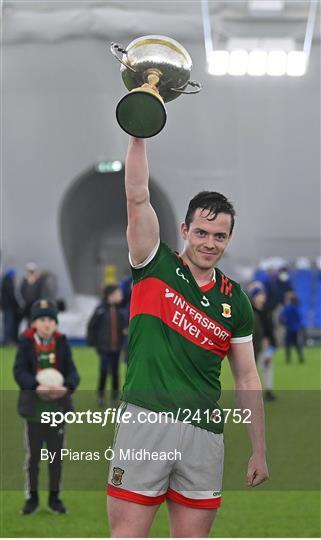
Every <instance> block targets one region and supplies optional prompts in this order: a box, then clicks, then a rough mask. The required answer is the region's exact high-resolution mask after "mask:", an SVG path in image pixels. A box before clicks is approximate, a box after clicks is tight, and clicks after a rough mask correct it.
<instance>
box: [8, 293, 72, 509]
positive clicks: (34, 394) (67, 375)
mask: <svg viewBox="0 0 321 540" xmlns="http://www.w3.org/2000/svg"><path fill="white" fill-rule="evenodd" d="M30 317H31V321H32V326H31V327H30V328H28V329H27V330H26V331H25V332H24V333H23V334H22V335H21V336H20V340H19V346H18V350H17V354H16V360H15V364H14V377H15V380H16V382H17V383H18V385H19V387H20V395H19V402H18V411H19V414H20V415H21V416H22V417H23V418H24V419H25V421H26V425H25V436H26V468H25V470H26V494H27V500H26V503H25V505H24V507H23V509H22V511H21V513H22V514H24V515H26V514H32V513H33V512H35V511H36V510H37V509H38V505H39V497H38V474H39V461H40V457H41V448H42V446H43V444H44V443H46V445H47V449H48V451H50V452H56V454H54V455H55V458H54V459H53V461H52V463H49V499H48V507H49V510H50V511H52V512H54V513H58V514H64V513H65V512H66V508H65V506H64V504H63V502H62V501H61V499H59V491H60V481H61V472H62V461H61V456H60V451H61V449H62V447H63V442H64V425H63V424H60V425H58V426H56V427H53V426H50V424H43V423H41V413H42V412H44V411H58V410H59V411H62V412H66V411H70V410H72V400H71V393H72V392H73V391H74V390H75V388H76V387H77V386H78V384H79V380H80V379H79V375H78V372H77V369H76V367H75V364H74V362H73V360H72V356H71V351H70V347H69V345H68V342H67V339H66V336H64V335H63V334H60V333H59V332H57V330H56V328H57V323H58V318H57V309H56V306H55V304H54V303H53V302H50V301H49V300H37V301H36V302H35V303H34V304H33V305H32V307H31V311H30ZM48 368H54V370H57V372H58V377H59V378H60V379H61V381H63V382H62V384H40V383H39V381H38V377H39V379H40V374H42V375H44V373H45V370H46V369H48ZM51 372H52V371H51ZM47 373H48V372H47ZM56 375H57V374H56Z"/></svg>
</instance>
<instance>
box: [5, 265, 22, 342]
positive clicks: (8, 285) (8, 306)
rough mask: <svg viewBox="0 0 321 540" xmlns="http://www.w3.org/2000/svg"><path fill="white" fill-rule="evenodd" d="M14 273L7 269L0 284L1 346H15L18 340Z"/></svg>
mask: <svg viewBox="0 0 321 540" xmlns="http://www.w3.org/2000/svg"><path fill="white" fill-rule="evenodd" d="M15 281H16V271H15V269H14V268H8V269H7V271H6V272H5V274H4V276H3V279H2V283H1V309H2V311H3V344H4V345H10V344H15V343H16V342H17V340H18V326H19V321H20V315H21V312H20V306H19V303H18V300H17V298H16V292H15Z"/></svg>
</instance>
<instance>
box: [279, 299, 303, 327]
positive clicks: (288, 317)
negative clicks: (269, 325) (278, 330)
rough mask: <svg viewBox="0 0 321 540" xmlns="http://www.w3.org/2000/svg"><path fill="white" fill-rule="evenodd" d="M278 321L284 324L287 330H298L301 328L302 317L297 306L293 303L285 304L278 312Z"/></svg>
mask: <svg viewBox="0 0 321 540" xmlns="http://www.w3.org/2000/svg"><path fill="white" fill-rule="evenodd" d="M280 322H281V323H282V324H284V326H285V328H286V329H287V331H288V332H299V330H301V329H302V318H301V314H300V311H299V307H298V306H297V305H295V304H287V305H286V306H284V308H283V309H282V311H281V313H280Z"/></svg>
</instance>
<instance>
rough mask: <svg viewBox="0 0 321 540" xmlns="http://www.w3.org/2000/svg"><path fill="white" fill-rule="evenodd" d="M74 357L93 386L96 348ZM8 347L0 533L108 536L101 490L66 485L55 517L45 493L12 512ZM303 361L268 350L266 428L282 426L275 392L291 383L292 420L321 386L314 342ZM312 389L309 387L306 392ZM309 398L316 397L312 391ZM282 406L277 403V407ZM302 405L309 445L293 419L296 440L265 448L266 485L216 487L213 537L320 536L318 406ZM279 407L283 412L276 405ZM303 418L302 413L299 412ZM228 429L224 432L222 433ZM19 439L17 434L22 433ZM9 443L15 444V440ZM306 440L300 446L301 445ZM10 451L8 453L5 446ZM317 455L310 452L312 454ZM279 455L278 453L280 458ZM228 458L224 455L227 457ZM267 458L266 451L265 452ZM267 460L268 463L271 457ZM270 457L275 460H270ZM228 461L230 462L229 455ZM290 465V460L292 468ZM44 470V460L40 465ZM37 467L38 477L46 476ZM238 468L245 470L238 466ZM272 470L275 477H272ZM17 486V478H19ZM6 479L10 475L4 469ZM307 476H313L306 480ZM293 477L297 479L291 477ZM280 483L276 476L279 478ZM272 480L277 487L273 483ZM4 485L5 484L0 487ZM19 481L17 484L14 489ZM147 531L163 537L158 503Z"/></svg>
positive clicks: (16, 463)
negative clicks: (273, 423)
mask: <svg viewBox="0 0 321 540" xmlns="http://www.w3.org/2000/svg"><path fill="white" fill-rule="evenodd" d="M73 351H74V358H75V361H76V363H77V367H78V369H79V372H80V374H81V378H82V382H81V387H80V389H81V390H88V391H93V394H94V389H95V387H96V381H97V366H98V360H97V357H96V354H95V353H94V351H93V350H92V349H89V348H74V350H73ZM14 353H15V351H14V349H13V348H3V349H2V351H1V358H0V362H1V363H0V375H1V378H0V383H1V389H2V390H3V391H4V392H2V393H1V396H2V397H1V411H2V415H3V416H2V421H1V434H0V435H1V441H2V442H1V463H0V466H1V470H0V477H1V478H2V480H1V487H2V491H1V500H0V505H1V506H0V515H1V517H0V525H1V536H2V537H12V538H14V537H89V538H90V537H106V536H109V535H110V532H109V528H108V523H107V518H106V510H105V505H106V497H105V493H104V490H103V489H102V490H100V491H88V490H77V491H71V490H67V489H65V491H63V493H62V496H63V500H64V502H65V504H66V506H67V507H68V509H69V513H68V514H67V515H61V516H56V515H52V514H49V512H48V511H47V509H46V504H47V493H46V492H45V491H43V492H41V505H40V510H39V512H37V513H36V514H33V515H31V516H20V515H19V511H20V509H21V507H22V505H23V502H24V494H23V474H22V466H23V452H22V449H21V448H19V449H18V450H19V452H17V455H16V454H15V453H14V452H13V451H12V455H10V456H9V455H8V453H7V450H6V449H7V446H6V441H9V442H10V439H12V440H14V437H13V434H12V433H11V432H10V430H9V429H8V425H7V423H6V422H5V419H6V418H5V414H6V402H5V400H6V399H7V398H6V396H7V395H8V393H7V392H6V391H8V390H16V385H15V382H14V380H13V377H12V364H13V360H14ZM306 360H307V361H306V363H305V364H303V365H300V364H298V363H297V361H296V359H294V358H293V360H292V364H291V365H286V364H285V361H284V353H283V351H282V350H279V351H278V353H277V355H276V357H275V362H274V365H275V389H276V393H277V396H278V397H279V399H278V400H277V401H276V402H274V403H268V404H267V406H266V418H267V428H268V429H269V424H270V420H272V419H278V418H280V427H279V429H280V430H281V429H282V426H283V427H284V428H286V427H287V426H286V425H284V423H282V422H283V420H282V418H283V417H282V414H283V413H284V406H286V403H287V402H286V400H285V399H284V398H283V397H282V396H284V395H287V394H286V393H285V394H284V393H282V391H288V390H292V391H294V390H297V391H298V392H297V393H294V392H292V393H291V396H292V398H291V399H292V402H293V400H294V402H295V399H297V404H296V406H293V404H292V405H291V410H288V422H289V423H294V424H295V422H296V421H298V418H299V415H298V412H299V411H300V410H301V409H302V399H301V398H302V396H305V395H308V394H310V395H313V396H316V395H317V392H316V391H318V390H319V389H320V349H317V348H313V349H307V350H306ZM125 369H126V368H125V366H124V365H122V376H124V373H125ZM222 388H223V389H231V388H233V382H232V378H231V375H230V372H229V368H228V365H227V361H226V360H224V362H223V368H222ZM313 391H314V392H313ZM313 399H314V401H313V404H315V403H318V401H315V398H313ZM282 407H283V408H282ZM313 409H315V406H313V407H311V409H310V410H309V409H306V410H305V411H303V413H304V414H306V415H309V414H312V413H313V414H315V418H313V423H312V425H313V426H315V435H316V439H315V441H316V444H312V443H311V441H312V439H311V434H310V433H309V429H308V427H305V428H304V429H302V425H301V424H299V426H298V433H297V434H296V435H297V440H296V444H293V443H292V441H289V440H285V438H284V439H283V440H282V433H280V440H276V441H275V445H274V446H275V448H271V449H270V450H271V451H270V452H268V456H269V453H270V454H273V452H274V454H277V455H276V456H274V457H273V459H275V460H276V461H275V464H276V465H278V466H279V467H280V468H279V469H275V467H274V471H273V472H275V474H274V475H273V472H272V471H270V473H271V480H270V486H271V487H270V488H269V489H267V490H263V489H260V488H258V489H256V490H245V489H239V490H236V489H231V490H230V489H229V490H226V491H225V492H224V494H223V504H222V508H221V509H220V511H219V513H218V516H217V518H216V522H215V525H214V528H213V531H212V536H214V534H215V536H217V537H236V538H238V537H239V538H248V537H266V538H270V537H319V536H320V492H319V491H318V490H317V489H316V486H317V485H318V476H319V474H320V454H318V451H319V445H320V419H319V416H320V410H315V411H314V410H313ZM282 411H283V412H282ZM302 417H304V415H303V416H302ZM227 435H228V434H227ZM21 440H22V437H21ZM300 444H301V446H302V449H305V453H304V455H305V456H306V459H305V460H303V461H302V460H301V461H300V462H297V463H295V462H294V463H293V461H295V459H296V457H295V455H296V454H295V451H296V446H298V447H299V446H300ZM15 445H16V443H15ZM304 445H305V446H304ZM238 450H239V449H238V448H233V447H230V448H228V449H227V453H229V454H231V456H232V458H233V456H235V455H236V453H237V452H238ZM10 454H11V452H10ZM315 454H316V459H314V456H315ZM278 456H281V457H282V460H283V461H282V460H281V462H280V461H278ZM228 459H229V458H228ZM271 459H272V458H271ZM273 459H272V462H273ZM273 463H274V462H273ZM9 464H10V469H13V468H15V469H16V471H12V472H16V476H15V475H13V483H12V485H11V486H9V487H8V486H7V485H6V483H5V482H4V481H3V479H4V478H6V477H7V476H8V475H7V470H6V469H7V468H8V467H9ZM230 466H231V467H232V466H233V463H232V461H230ZM295 466H296V467H295ZM287 467H289V469H288V470H289V471H290V472H291V471H295V470H296V471H297V475H295V474H292V475H291V476H293V477H296V476H297V478H292V477H291V478H287V477H286V475H285V478H287V482H289V485H292V484H291V481H292V482H293V489H291V490H286V491H285V490H284V489H282V481H280V476H282V474H283V473H284V471H283V469H285V470H286V468H287ZM42 469H44V467H42ZM42 472H43V476H46V475H45V474H44V473H45V471H42ZM244 474H245V470H244ZM275 476H276V477H277V478H275ZM20 477H21V487H20V485H19V486H17V485H16V483H18V484H19V483H20ZM9 478H11V476H10V475H9ZM313 478H315V479H316V482H315V483H313ZM296 480H297V482H296ZM278 482H279V483H278ZM273 486H276V489H273ZM4 487H5V488H6V489H5V490H4ZM18 487H19V490H18V489H17V488H18ZM151 536H153V537H168V536H169V528H168V520H167V510H166V506H165V505H162V507H161V508H160V510H159V512H158V514H157V516H156V519H155V522H154V525H153V528H152V531H151Z"/></svg>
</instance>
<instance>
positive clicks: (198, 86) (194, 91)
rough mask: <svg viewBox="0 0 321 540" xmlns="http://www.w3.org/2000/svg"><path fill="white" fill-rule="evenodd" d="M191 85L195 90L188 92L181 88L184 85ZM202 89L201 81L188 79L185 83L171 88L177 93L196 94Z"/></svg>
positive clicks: (184, 86)
mask: <svg viewBox="0 0 321 540" xmlns="http://www.w3.org/2000/svg"><path fill="white" fill-rule="evenodd" d="M188 85H190V86H193V87H194V88H195V90H191V91H190V92H185V90H182V88H186V86H188ZM202 89H203V86H202V85H201V83H199V82H197V81H188V83H187V84H184V85H183V86H179V87H178V88H171V90H173V92H177V93H178V94H198V93H199V92H200V91H201V90H202Z"/></svg>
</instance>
